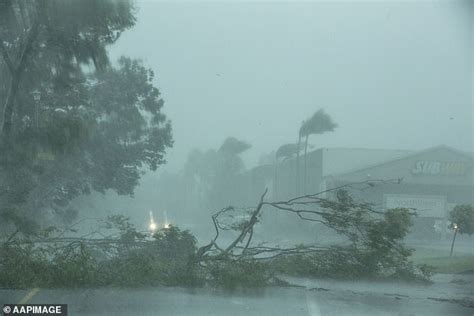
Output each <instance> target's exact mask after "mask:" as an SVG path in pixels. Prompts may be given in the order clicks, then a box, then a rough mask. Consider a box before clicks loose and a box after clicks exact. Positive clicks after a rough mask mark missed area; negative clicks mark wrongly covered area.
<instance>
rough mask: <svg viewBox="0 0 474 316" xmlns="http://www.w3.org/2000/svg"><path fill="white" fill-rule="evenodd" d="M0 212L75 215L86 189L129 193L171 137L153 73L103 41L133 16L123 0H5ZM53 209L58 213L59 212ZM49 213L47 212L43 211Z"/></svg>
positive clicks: (24, 217)
mask: <svg viewBox="0 0 474 316" xmlns="http://www.w3.org/2000/svg"><path fill="white" fill-rule="evenodd" d="M1 6H2V8H1V10H0V14H1V15H2V16H1V18H0V69H1V70H2V74H5V76H1V77H0V104H1V107H0V108H1V109H3V111H2V112H1V113H0V114H2V115H1V117H0V122H1V124H2V125H1V129H0V152H1V154H0V174H1V177H0V216H1V217H2V219H3V221H2V225H4V224H5V223H11V224H13V227H21V229H22V230H25V231H26V230H31V229H32V227H33V226H34V224H33V223H32V225H27V224H26V223H27V222H33V221H32V219H41V218H44V217H45V216H49V217H53V218H58V217H59V218H63V219H67V220H71V219H72V218H74V214H76V213H77V210H74V209H71V208H70V207H68V205H69V202H70V201H71V200H72V199H74V198H75V197H77V196H79V195H82V194H89V193H90V192H92V191H99V192H105V191H106V190H114V191H116V192H117V193H119V194H133V189H134V188H135V186H136V185H137V184H138V181H139V179H140V176H141V173H142V172H143V170H144V168H149V169H151V170H155V169H156V168H158V166H159V165H161V164H163V163H164V162H165V160H164V154H165V151H166V149H167V148H168V147H170V146H171V145H172V141H171V126H170V123H169V122H168V121H167V119H166V117H165V116H164V115H163V113H162V107H163V100H162V99H161V96H160V92H159V91H158V89H157V88H155V87H154V86H153V79H154V73H153V72H152V71H151V70H148V69H146V68H145V67H144V66H143V65H142V64H141V63H140V62H139V61H135V60H131V59H128V58H122V59H121V60H120V61H119V63H118V65H117V67H112V66H111V65H110V63H109V61H108V58H107V46H108V45H110V44H112V43H114V42H115V41H116V40H117V39H118V38H119V36H120V34H121V33H122V32H123V31H125V30H126V29H128V28H130V27H132V26H133V25H134V23H135V16H134V8H133V5H132V3H131V2H130V1H128V0H99V1H89V0H87V1H82V0H81V1H79V0H72V1H60V0H57V1H56V0H52V1H43V0H39V1H24V0H18V1H3V2H1ZM58 215H59V216H58ZM49 219H51V218H49Z"/></svg>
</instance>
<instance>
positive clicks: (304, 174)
mask: <svg viewBox="0 0 474 316" xmlns="http://www.w3.org/2000/svg"><path fill="white" fill-rule="evenodd" d="M308 138H309V135H306V140H305V143H304V173H303V194H306V179H307V176H306V172H307V163H306V162H307V157H306V155H307V153H308Z"/></svg>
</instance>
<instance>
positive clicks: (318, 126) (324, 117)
mask: <svg viewBox="0 0 474 316" xmlns="http://www.w3.org/2000/svg"><path fill="white" fill-rule="evenodd" d="M336 127H337V124H336V123H334V121H333V120H332V118H331V117H330V116H329V115H328V114H327V113H326V112H325V111H324V110H323V109H319V110H318V111H316V112H315V113H314V114H313V116H311V117H310V118H309V119H308V120H306V121H304V122H303V124H301V127H300V130H299V137H298V148H300V144H301V139H302V138H303V137H305V146H304V182H303V185H304V189H303V190H304V191H303V192H304V193H305V194H306V178H307V175H306V171H307V170H306V168H307V153H308V139H309V136H310V135H315V134H318V135H319V134H324V133H326V132H332V131H334V129H335V128H336ZM297 166H298V167H297V184H296V187H297V190H298V192H297V193H298V194H299V189H298V188H299V150H298V154H297Z"/></svg>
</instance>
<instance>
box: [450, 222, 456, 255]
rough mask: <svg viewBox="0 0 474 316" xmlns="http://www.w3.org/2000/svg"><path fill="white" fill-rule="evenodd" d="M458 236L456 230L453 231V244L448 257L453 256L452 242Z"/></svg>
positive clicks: (452, 246)
mask: <svg viewBox="0 0 474 316" xmlns="http://www.w3.org/2000/svg"><path fill="white" fill-rule="evenodd" d="M457 234H458V229H457V228H456V229H455V230H454V236H453V242H452V243H451V252H450V254H449V256H450V257H452V256H453V249H454V241H455V240H456V235H457Z"/></svg>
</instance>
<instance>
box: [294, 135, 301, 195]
mask: <svg viewBox="0 0 474 316" xmlns="http://www.w3.org/2000/svg"><path fill="white" fill-rule="evenodd" d="M300 147H301V134H299V135H298V148H296V192H295V195H296V196H298V195H299V193H300Z"/></svg>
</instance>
